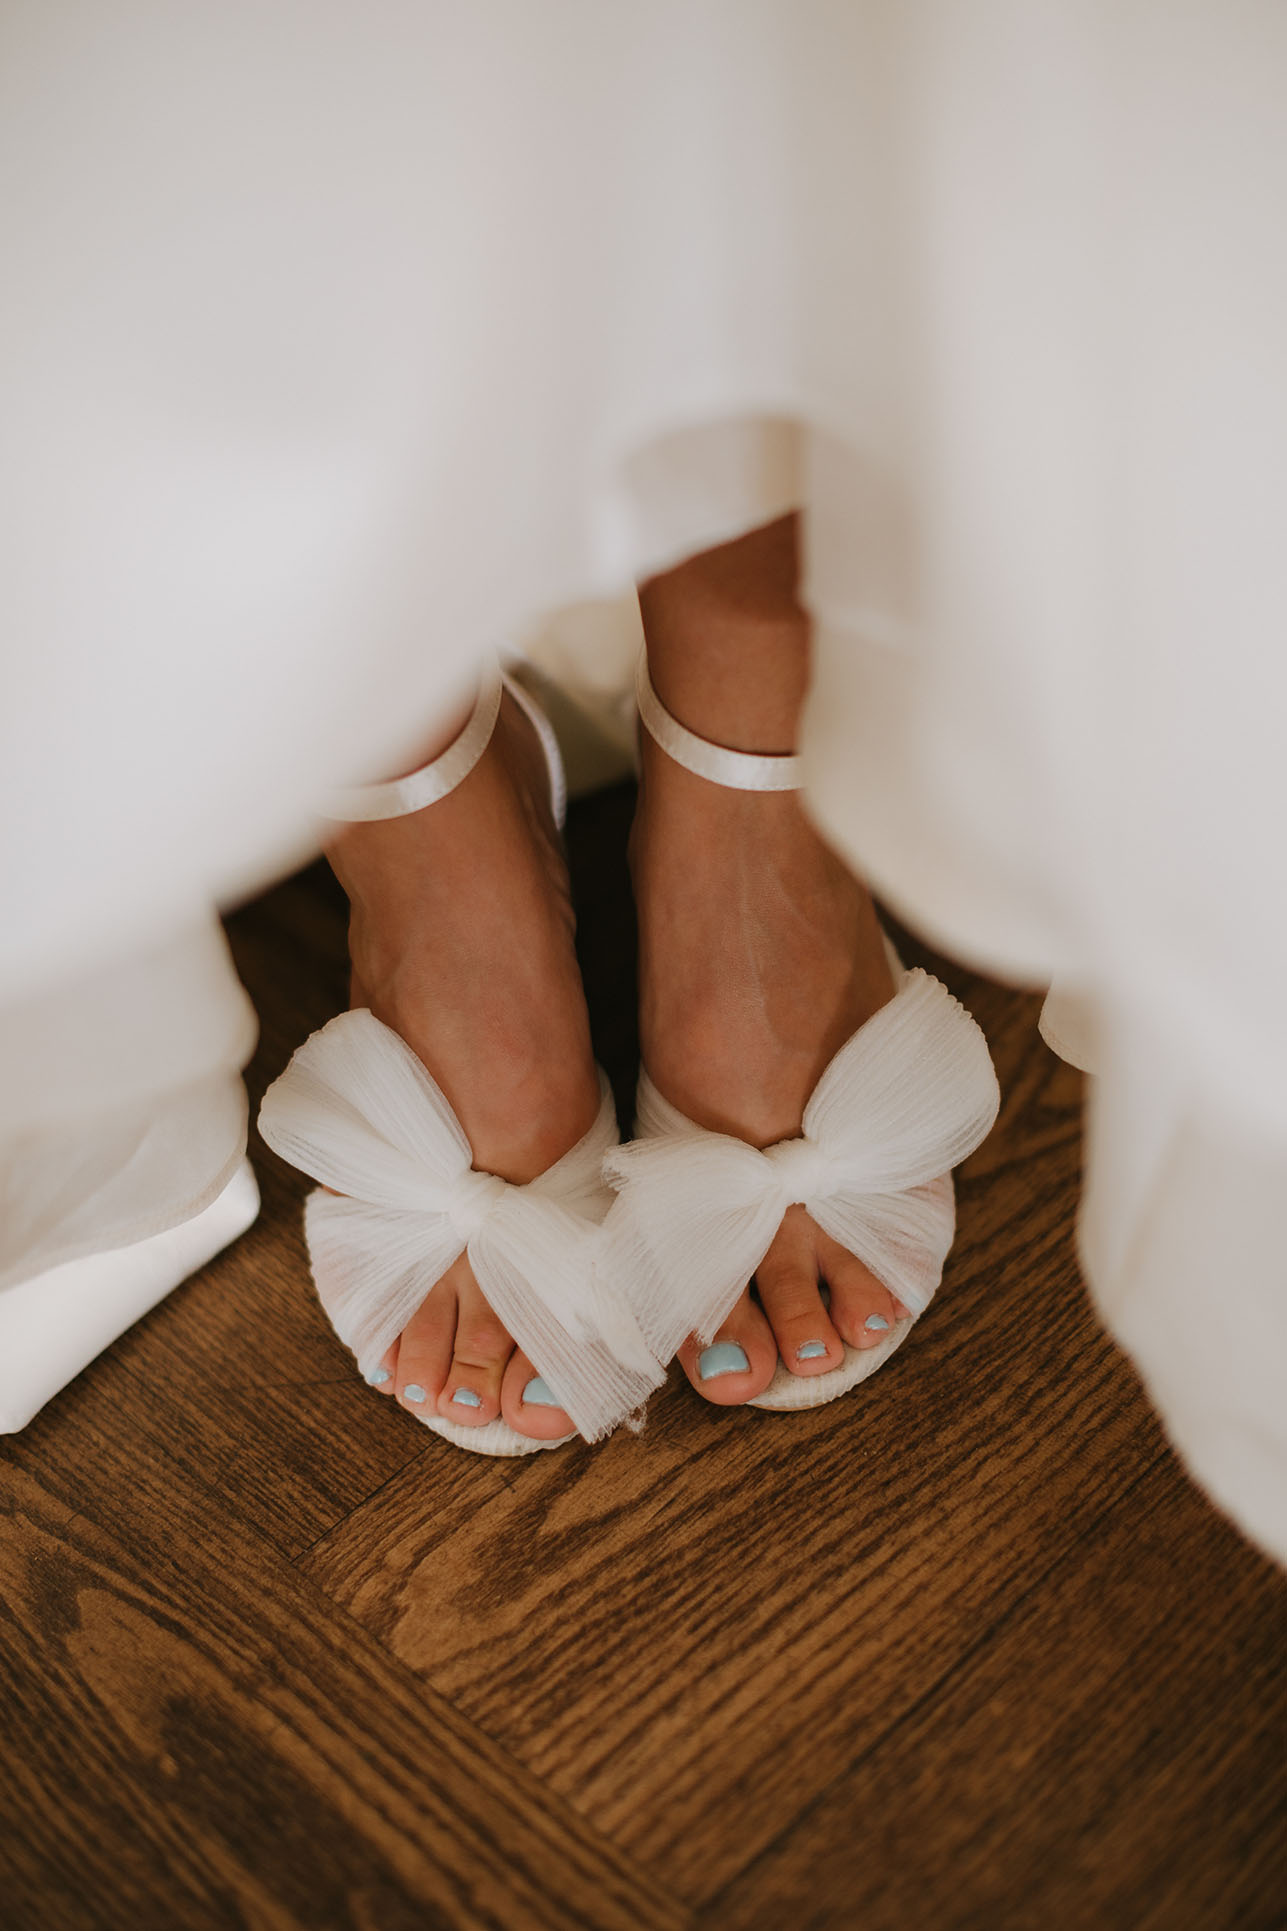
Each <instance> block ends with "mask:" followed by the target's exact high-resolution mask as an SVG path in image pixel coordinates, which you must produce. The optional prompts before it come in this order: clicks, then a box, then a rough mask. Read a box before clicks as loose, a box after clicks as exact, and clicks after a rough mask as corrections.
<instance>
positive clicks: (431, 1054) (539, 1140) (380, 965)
mask: <svg viewBox="0 0 1287 1931" xmlns="http://www.w3.org/2000/svg"><path fill="white" fill-rule="evenodd" d="M435 748H441V747H435ZM328 856H329V858H330V861H331V864H332V866H333V867H334V870H335V873H336V876H337V877H338V878H339V880H340V883H341V884H342V885H343V887H344V889H345V891H346V892H347V893H348V896H349V902H350V907H351V916H350V922H349V951H350V956H351V958H352V962H353V978H352V988H351V997H352V1003H353V1005H354V1006H369V1007H370V1008H371V1010H372V1012H374V1014H375V1015H376V1017H377V1018H378V1019H381V1020H383V1021H384V1023H385V1024H386V1025H387V1026H391V1027H392V1028H393V1030H394V1031H395V1032H397V1033H399V1034H401V1036H402V1038H403V1039H405V1040H406V1042H407V1044H408V1045H409V1046H411V1047H412V1048H413V1050H414V1051H415V1052H416V1053H417V1054H418V1055H419V1057H420V1059H421V1060H422V1061H423V1062H424V1064H425V1066H426V1067H427V1068H428V1070H429V1072H430V1073H431V1074H432V1075H433V1077H434V1079H435V1080H437V1082H438V1084H439V1086H441V1088H442V1090H443V1092H444V1093H445V1094H446V1096H447V1098H448V1100H449V1101H450V1103H451V1105H452V1107H453V1108H454V1109H455V1112H456V1116H457V1118H458V1119H459V1121H460V1123H461V1126H462V1127H463V1129H464V1131H465V1133H466V1135H467V1136H468V1139H469V1143H470V1145H471V1147H472V1148H473V1153H474V1165H475V1167H476V1168H478V1169H479V1170H480V1171H484V1172H488V1173H496V1174H499V1175H500V1176H501V1177H502V1179H505V1180H511V1181H517V1182H524V1181H528V1180H533V1179H535V1178H536V1176H537V1175H538V1174H541V1173H543V1172H544V1171H545V1169H546V1168H547V1167H549V1166H551V1165H552V1164H553V1163H554V1161H555V1160H557V1159H559V1158H560V1157H561V1156H562V1155H563V1154H564V1153H566V1152H567V1151H568V1150H569V1149H570V1148H571V1147H573V1146H575V1144H576V1143H577V1141H578V1140H579V1139H581V1137H582V1136H583V1135H584V1134H585V1133H586V1132H587V1131H588V1130H589V1128H590V1126H591V1125H592V1124H593V1122H594V1120H595V1117H596V1115H597V1113H598V1110H599V1083H598V1075H597V1072H596V1070H595V1064H594V1055H593V1052H592V1049H591V1045H590V1029H589V1021H588V1018H587V1015H586V1009H585V996H584V993H583V991H582V987H581V977H580V973H579V971H578V969H577V963H576V956H575V953H574V950H573V931H574V921H573V914H572V904H571V898H570V895H569V891H568V881H567V873H566V869H565V867H564V864H563V858H562V854H561V851H560V847H559V839H558V834H557V832H556V830H555V826H554V822H553V818H552V816H551V812H550V806H549V786H548V781H547V777H546V768H545V761H544V756H543V754H542V752H541V749H540V746H539V744H538V743H537V741H536V737H535V734H534V732H533V730H532V727H531V725H530V723H529V722H528V720H527V719H526V718H525V717H524V716H523V714H522V712H521V711H520V709H519V707H518V706H517V705H516V704H515V703H514V701H513V699H512V698H511V697H510V696H509V695H508V694H507V695H506V696H505V697H504V699H503V700H502V704H501V711H500V716H499V718H498V720H497V724H496V730H495V732H494V734H493V736H492V740H491V743H490V744H489V746H488V747H487V749H486V751H485V752H484V753H483V755H482V757H481V758H480V759H479V761H478V763H477V764H476V765H475V767H474V769H473V770H472V771H471V772H470V774H469V776H468V777H467V778H466V779H465V780H464V782H463V783H462V784H460V785H459V786H458V787H457V788H456V790H454V791H453V792H451V793H450V794H449V795H448V796H447V797H446V798H443V799H440V800H439V801H438V802H437V803H435V804H432V805H429V806H427V807H426V808H425V809H424V810H423V811H419V812H415V813H413V814H410V815H409V816H406V817H402V818H392V819H383V820H380V821H378V822H375V823H368V824H355V825H346V826H345V827H344V828H343V829H342V830H341V831H340V832H339V834H338V835H337V837H336V838H335V840H334V842H333V843H332V845H331V846H330V848H329V852H328ZM381 1376H383V1377H385V1378H384V1379H383V1380H381ZM373 1379H374V1381H375V1385H377V1386H381V1387H383V1388H384V1389H385V1390H386V1391H387V1392H388V1393H390V1394H393V1395H395V1396H396V1398H397V1399H398V1400H399V1401H400V1402H402V1403H403V1405H404V1406H405V1407H407V1408H408V1409H409V1410H410V1411H411V1412H412V1413H413V1414H419V1415H421V1416H423V1415H424V1414H426V1413H428V1412H433V1413H436V1414H438V1415H441V1416H442V1417H444V1419H447V1420H449V1421H452V1422H455V1423H457V1424H459V1425H462V1426H465V1427H471V1426H479V1427H481V1426H482V1425H483V1424H485V1423H487V1422H490V1421H494V1420H495V1419H496V1417H497V1416H498V1415H503V1416H504V1418H505V1420H506V1421H508V1422H509V1423H510V1425H511V1427H513V1428H515V1429H517V1430H518V1431H519V1433H520V1434H523V1435H527V1436H529V1437H531V1438H533V1439H536V1440H543V1441H548V1440H552V1439H554V1438H556V1437H558V1436H562V1435H566V1434H569V1433H570V1432H571V1430H572V1422H571V1420H570V1419H569V1417H568V1416H567V1415H566V1414H565V1413H564V1411H563V1409H562V1408H560V1407H558V1406H556V1405H555V1402H554V1398H553V1397H552V1396H551V1394H550V1391H549V1390H548V1389H547V1388H546V1386H545V1383H544V1382H543V1381H541V1380H540V1378H539V1377H538V1376H537V1375H536V1372H535V1370H534V1368H533V1367H532V1364H531V1363H530V1362H529V1361H528V1360H527V1359H526V1357H525V1356H524V1355H522V1354H521V1353H520V1352H519V1351H518V1350H517V1349H516V1348H515V1346H514V1343H513V1341H512V1340H511V1338H510V1336H509V1335H508V1334H507V1333H506V1331H505V1329H504V1328H503V1327H502V1326H501V1324H500V1322H499V1321H498V1320H497V1318H496V1316H495V1315H494V1314H493V1313H492V1311H491V1309H490V1308H489V1307H488V1305H487V1303H486V1301H485V1300H484V1299H483V1296H482V1293H481V1292H480V1290H479V1287H478V1284H477V1282H476V1281H475V1279H474V1276H473V1272H472V1270H471V1268H470V1266H469V1262H468V1260H467V1259H466V1257H465V1256H464V1255H463V1254H462V1255H461V1257H460V1259H459V1260H457V1261H456V1262H455V1263H454V1264H453V1265H452V1266H451V1267H450V1268H449V1269H448V1271H447V1273H446V1274H444V1276H443V1277H442V1279H441V1280H440V1281H438V1282H437V1283H436V1285H435V1286H434V1288H433V1289H432V1291H431V1292H430V1294H429V1295H428V1297H427V1298H426V1300H425V1301H424V1302H423V1304H422V1305H421V1307H420V1309H419V1312H418V1313H417V1314H416V1315H415V1316H414V1317H413V1318H412V1320H411V1321H410V1322H409V1323H408V1324H407V1326H406V1328H405V1329H404V1330H403V1333H402V1336H401V1338H400V1340H399V1341H398V1342H397V1343H396V1344H395V1345H394V1347H393V1348H391V1349H390V1351H389V1353H388V1355H387V1356H386V1357H385V1360H384V1362H383V1364H382V1366H381V1369H380V1370H379V1371H378V1373H377V1375H376V1376H375V1377H374V1378H373Z"/></svg>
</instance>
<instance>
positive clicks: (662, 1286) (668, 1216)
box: [604, 969, 1000, 1361]
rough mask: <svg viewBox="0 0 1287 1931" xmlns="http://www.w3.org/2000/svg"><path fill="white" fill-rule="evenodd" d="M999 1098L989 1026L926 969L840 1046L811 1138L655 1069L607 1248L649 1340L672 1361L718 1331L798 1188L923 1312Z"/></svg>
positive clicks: (828, 1226)
mask: <svg viewBox="0 0 1287 1931" xmlns="http://www.w3.org/2000/svg"><path fill="white" fill-rule="evenodd" d="M999 1104H1000V1093H999V1090H998V1088H997V1081H996V1074H995V1072H994V1071H993V1068H992V1060H991V1057H990V1056H989V1053H988V1048H987V1042H986V1040H985V1039H984V1037H983V1034H982V1032H981V1031H980V1030H979V1028H978V1026H977V1025H976V1024H975V1022H974V1020H973V1019H972V1018H971V1017H970V1015H969V1013H967V1012H966V1011H965V1009H964V1007H963V1006H961V1005H960V1004H959V1003H958V1002H957V1001H956V1000H955V999H954V998H953V997H952V995H951V994H950V993H949V992H948V990H947V988H946V986H944V985H942V984H940V982H939V981H938V980H937V979H933V978H931V977H930V975H929V974H928V973H926V972H922V971H920V970H919V969H917V970H915V971H913V972H910V973H908V974H907V976H906V978H905V979H904V981H903V983H902V986H901V987H900V989H899V991H898V992H897V993H896V994H895V996H894V997H893V999H891V1000H890V1001H889V1003H888V1004H887V1005H885V1006H882V1007H881V1009H880V1011H879V1012H877V1013H876V1014H875V1015H874V1016H873V1017H872V1018H871V1019H869V1020H868V1021H867V1024H866V1025H865V1026H862V1027H860V1029H859V1030H858V1031H857V1032H856V1033H855V1034H854V1035H853V1037H852V1039H850V1040H849V1041H848V1042H847V1043H846V1044H845V1045H844V1046H842V1047H841V1049H840V1051H839V1052H838V1053H837V1054H836V1056H835V1058H834V1059H833V1060H832V1061H831V1063H830V1065H829V1066H828V1067H827V1069H826V1071H825V1072H824V1073H823V1075H822V1078H821V1079H820V1080H819V1081H818V1084H817V1086H816V1087H815V1088H814V1091H813V1095H812V1097H811V1099H810V1100H809V1103H808V1105H807V1106H806V1108H805V1110H804V1121H803V1133H802V1135H801V1137H800V1138H798V1139H792V1140H780V1141H779V1142H778V1144H777V1145H776V1146H771V1147H768V1148H766V1149H764V1150H763V1151H761V1150H760V1149H758V1148H756V1147H752V1146H748V1145H747V1144H746V1142H745V1141H742V1140H736V1139H733V1138H731V1137H730V1136H729V1135H727V1134H724V1133H712V1132H708V1131H707V1130H705V1129H704V1128H702V1127H699V1126H695V1125H694V1124H693V1122H692V1121H691V1120H688V1119H685V1117H684V1115H683V1114H682V1113H680V1112H679V1111H678V1109H677V1108H676V1107H673V1106H671V1105H670V1103H669V1102H668V1101H667V1100H665V1099H663V1098H662V1096H661V1094H660V1093H658V1091H657V1089H656V1087H655V1086H653V1084H652V1082H651V1081H650V1080H649V1079H648V1078H647V1076H646V1075H645V1076H644V1078H643V1079H642V1080H641V1082H640V1089H639V1119H638V1133H639V1136H640V1137H639V1138H638V1139H636V1140H634V1141H632V1142H631V1143H630V1145H629V1146H624V1147H619V1148H616V1149H615V1150H613V1151H611V1152H609V1154H608V1156H607V1158H606V1161H605V1163H604V1171H605V1173H606V1174H607V1176H608V1178H609V1180H610V1181H611V1182H612V1184H613V1185H614V1186H615V1187H617V1188H618V1190H619V1191H618V1196H617V1199H616V1201H615V1202H614V1204H613V1207H612V1211H611V1213H610V1214H609V1216H608V1221H607V1225H606V1230H605V1231H606V1233H607V1248H606V1256H605V1258H606V1264H607V1265H608V1266H609V1267H610V1268H611V1270H612V1274H613V1278H614V1279H616V1280H617V1281H618V1283H619V1284H620V1285H621V1286H623V1287H624V1289H625V1291H626V1292H627V1294H628V1295H629V1298H630V1301H631V1305H632V1306H633V1308H634V1310H635V1313H636V1314H637V1315H638V1317H639V1324H640V1327H641V1328H642V1330H643V1333H644V1336H645V1339H646V1340H647V1342H648V1345H649V1346H650V1347H651V1348H652V1349H653V1351H654V1352H655V1353H656V1354H657V1355H658V1356H660V1358H661V1359H662V1360H663V1361H668V1360H669V1359H670V1357H671V1356H672V1355H673V1354H674V1352H675V1349H676V1348H677V1347H678V1346H679V1345H680V1343H681V1342H682V1341H683V1340H685V1338H686V1337H687V1336H688V1335H689V1334H690V1333H696V1334H697V1335H698V1337H699V1338H700V1339H701V1340H702V1341H710V1340H711V1339H712V1338H713V1336H714V1334H715V1333H716V1331H717V1329H718V1328H719V1327H720V1325H721V1324H722V1323H723V1322H724V1321H725V1320H726V1319H727V1317H728V1315H729V1313H730V1312H731V1310H732V1308H733V1306H734V1305H735V1303H736V1301H737V1299H738V1296H739V1295H740V1294H741V1292H742V1290H743V1289H744V1288H745V1286H746V1285H747V1282H748V1281H749V1280H750V1278H751V1276H752V1275H753V1274H754V1272H755V1269H756V1268H757V1267H758V1266H759V1264H760V1262H761V1261H762V1260H763V1258H764V1256H765V1254H766V1253H767V1252H768V1249H769V1245H770V1243H771V1241H772V1239H773V1236H774V1234H775V1233H776V1232H777V1230H778V1227H779V1225H780V1224H781V1220H782V1216H783V1214H784V1213H785V1212H786V1210H787V1208H788V1207H789V1206H791V1205H793V1204H795V1203H797V1202H798V1203H800V1204H801V1205H803V1206H805V1207H807V1209H808V1211H809V1213H810V1214H811V1216H812V1217H813V1219H814V1220H815V1221H816V1222H817V1224H818V1226H819V1227H821V1228H822V1230H823V1232H824V1233H826V1234H829V1235H830V1236H831V1238H832V1239H833V1240H835V1241H838V1242H839V1244H840V1245H841V1246H842V1247H844V1248H846V1249H847V1250H848V1251H849V1252H850V1253H851V1254H853V1255H855V1256H856V1257H857V1258H858V1259H859V1260H860V1261H862V1262H863V1263H864V1265H865V1266H867V1267H869V1268H870V1269H871V1271H872V1273H873V1274H875V1275H876V1277H877V1279H879V1280H881V1281H883V1282H884V1284H885V1286H886V1287H888V1288H889V1289H890V1291H891V1293H893V1294H896V1295H897V1296H898V1298H899V1300H901V1301H902V1302H903V1303H904V1305H905V1306H906V1307H907V1308H908V1309H909V1310H910V1312H911V1313H913V1314H920V1313H922V1312H923V1311H924V1309H925V1308H926V1307H927V1306H928V1305H929V1301H930V1297H931V1295H932V1294H933V1292H934V1290H935V1288H936V1287H937V1286H938V1283H939V1279H940V1278H941V1275H942V1270H943V1261H944V1258H945V1256H946V1254H947V1251H948V1249H949V1247H950V1246H951V1244H952V1235H953V1232H954V1223H955V1208H954V1204H953V1194H952V1182H951V1177H950V1170H951V1168H952V1167H954V1166H955V1165H957V1163H958V1162H959V1161H961V1160H963V1159H964V1158H965V1157H966V1155H967V1154H968V1153H971V1152H972V1151H973V1150H974V1148H975V1147H976V1146H977V1145H978V1144H979V1142H980V1141H981V1140H982V1139H983V1137H984V1136H985V1134H986V1133H987V1132H988V1130H989V1129H990V1127H991V1125H992V1123H993V1121H994V1120H995V1118H996V1115H997V1108H998V1106H999Z"/></svg>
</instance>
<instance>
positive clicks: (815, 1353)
mask: <svg viewBox="0 0 1287 1931" xmlns="http://www.w3.org/2000/svg"><path fill="white" fill-rule="evenodd" d="M826 1352H827V1344H826V1342H825V1341H806V1342H805V1344H804V1346H803V1347H802V1348H797V1349H796V1351H795V1358H796V1360H797V1361H820V1360H821V1359H822V1356H823V1355H824V1354H825V1353H826Z"/></svg>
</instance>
